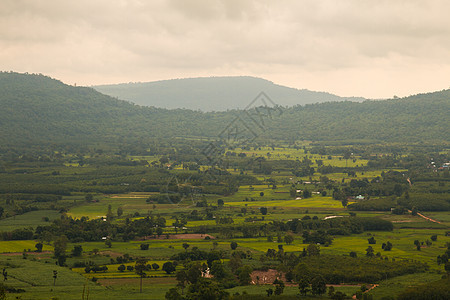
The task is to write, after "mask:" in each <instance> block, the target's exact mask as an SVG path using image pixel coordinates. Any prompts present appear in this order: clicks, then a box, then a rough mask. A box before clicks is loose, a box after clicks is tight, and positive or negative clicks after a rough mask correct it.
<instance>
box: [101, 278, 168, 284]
mask: <svg viewBox="0 0 450 300" xmlns="http://www.w3.org/2000/svg"><path fill="white" fill-rule="evenodd" d="M139 281H140V278H111V279H98V282H99V283H100V284H101V285H103V286H123V285H126V286H130V285H136V286H138V285H139ZM174 283H176V279H175V277H154V278H143V279H142V284H143V285H146V284H174Z"/></svg>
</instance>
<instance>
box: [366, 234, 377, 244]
mask: <svg viewBox="0 0 450 300" xmlns="http://www.w3.org/2000/svg"><path fill="white" fill-rule="evenodd" d="M367 241H368V242H369V244H371V245H373V244H376V243H377V241H376V240H375V238H374V237H373V236H372V237H370V238H368V239H367Z"/></svg>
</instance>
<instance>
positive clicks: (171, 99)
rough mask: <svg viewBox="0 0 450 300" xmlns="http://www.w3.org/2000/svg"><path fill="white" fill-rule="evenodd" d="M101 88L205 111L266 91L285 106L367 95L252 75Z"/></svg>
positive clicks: (144, 101) (241, 104) (237, 104)
mask: <svg viewBox="0 0 450 300" xmlns="http://www.w3.org/2000/svg"><path fill="white" fill-rule="evenodd" d="M93 88H94V89H96V90H97V91H99V92H101V93H103V94H106V95H110V96H112V97H117V98H119V99H122V100H127V101H131V102H133V103H136V104H139V105H144V106H155V107H161V108H168V109H176V108H186V109H192V110H202V111H226V110H229V109H243V108H245V106H246V105H247V103H249V102H251V101H252V100H253V99H254V98H255V96H256V95H258V94H259V93H260V92H262V91H264V92H265V93H266V94H267V95H268V96H269V97H270V98H271V99H272V100H273V101H274V102H275V103H277V104H279V105H281V106H294V105H305V104H311V103H322V102H334V101H345V100H351V101H363V100H365V99H364V98H357V97H350V98H344V97H339V96H336V95H333V94H330V93H326V92H314V91H309V90H306V89H301V90H299V89H294V88H289V87H286V86H282V85H278V84H275V83H273V82H271V81H268V80H265V79H262V78H256V77H249V76H237V77H203V78H185V79H172V80H162V81H154V82H143V83H123V84H112V85H99V86H93Z"/></svg>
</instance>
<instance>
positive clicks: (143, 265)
mask: <svg viewBox="0 0 450 300" xmlns="http://www.w3.org/2000/svg"><path fill="white" fill-rule="evenodd" d="M145 270H147V260H146V259H145V258H139V259H138V260H136V264H135V265H134V272H135V273H136V274H137V275H139V277H140V284H139V292H140V293H142V278H144V277H145V275H146V274H145Z"/></svg>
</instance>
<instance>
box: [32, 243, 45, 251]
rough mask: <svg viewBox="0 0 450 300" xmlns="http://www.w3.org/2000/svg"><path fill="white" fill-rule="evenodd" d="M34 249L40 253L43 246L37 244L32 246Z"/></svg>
mask: <svg viewBox="0 0 450 300" xmlns="http://www.w3.org/2000/svg"><path fill="white" fill-rule="evenodd" d="M34 246H35V247H36V252H42V248H43V247H44V245H43V244H42V243H41V242H39V243H37V244H36V245H34Z"/></svg>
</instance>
